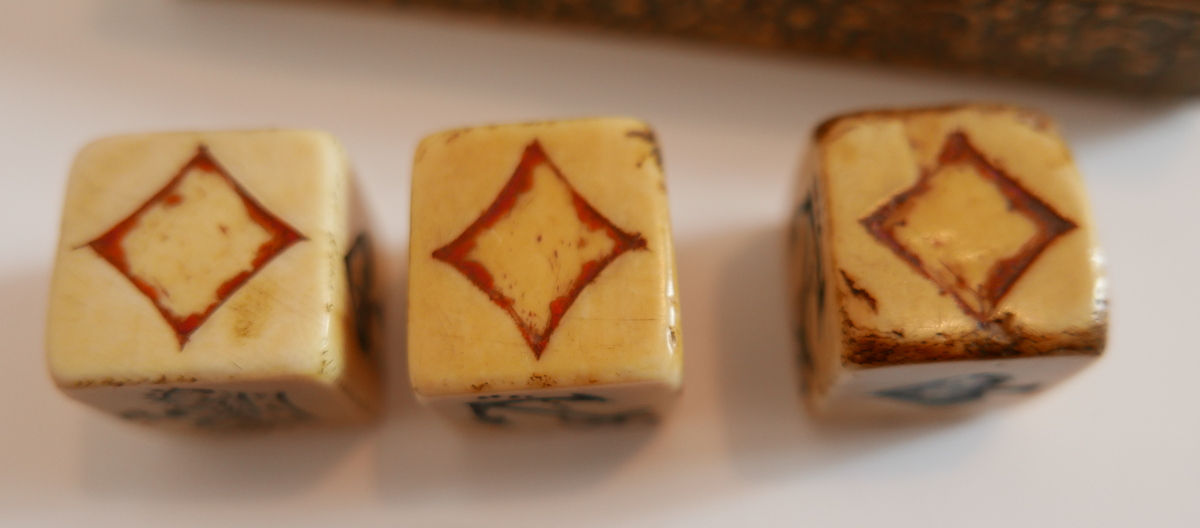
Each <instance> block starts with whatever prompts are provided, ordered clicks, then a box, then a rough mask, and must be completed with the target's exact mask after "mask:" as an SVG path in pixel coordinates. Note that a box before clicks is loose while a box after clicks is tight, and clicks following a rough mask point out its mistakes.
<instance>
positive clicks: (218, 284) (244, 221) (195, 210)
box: [86, 145, 304, 347]
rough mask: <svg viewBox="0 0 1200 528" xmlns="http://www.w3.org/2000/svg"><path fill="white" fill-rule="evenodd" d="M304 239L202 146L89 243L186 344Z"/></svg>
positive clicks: (180, 342)
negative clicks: (232, 298) (224, 305)
mask: <svg viewBox="0 0 1200 528" xmlns="http://www.w3.org/2000/svg"><path fill="white" fill-rule="evenodd" d="M300 240H304V236H302V235H301V234H300V233H299V232H297V231H296V230H295V229H294V228H292V227H291V226H290V225H288V224H287V223H286V222H284V221H283V220H280V219H279V218H278V217H276V216H275V215H273V214H271V212H270V211H268V210H267V209H266V208H264V207H263V206H262V205H261V204H259V203H258V202H257V201H256V200H255V199H254V198H253V197H251V195H250V194H249V193H248V192H246V190H245V189H244V188H243V187H242V186H241V185H240V184H238V182H237V181H236V180H234V178H233V177H232V176H230V175H229V173H228V172H227V171H226V170H225V169H224V168H223V167H221V165H220V164H219V163H217V161H216V160H215V159H214V158H213V157H212V154H211V153H210V152H209V151H208V149H207V148H206V147H205V146H203V145H201V146H199V147H198V148H197V150H196V154H195V155H194V156H193V157H192V158H191V159H190V160H188V161H187V162H186V163H184V165H183V167H181V168H180V169H179V172H178V173H177V174H176V175H175V176H174V177H173V178H172V179H171V180H170V181H169V182H168V183H167V184H166V186H165V187H163V188H162V190H160V191H158V192H157V193H155V194H154V196H151V197H150V199H149V200H147V201H146V202H145V203H144V204H142V206H141V207H139V208H138V209H137V210H136V211H134V212H133V213H132V214H130V215H129V216H128V217H126V218H125V219H124V220H122V221H120V222H118V223H117V224H116V225H115V226H113V227H112V228H111V229H109V230H108V232H106V233H104V234H103V235H101V236H100V237H99V238H96V239H95V240H93V241H91V242H88V243H87V244H86V245H87V246H90V247H91V248H92V249H93V250H95V251H96V253H97V254H99V255H100V256H101V257H103V258H104V260H107V261H108V262H109V264H112V265H113V267H115V268H116V269H117V271H119V272H121V274H122V275H124V276H125V277H126V278H128V279H129V281H130V282H131V283H133V285H134V286H135V287H136V288H137V289H138V291H141V292H142V294H144V295H145V296H146V297H147V298H149V299H150V301H151V302H152V303H154V307H155V308H156V309H157V310H158V312H159V313H160V314H162V317H163V319H165V320H166V322H167V324H169V325H170V326H171V328H172V329H173V330H174V332H175V336H176V338H177V339H178V340H179V345H180V347H182V346H183V345H185V344H187V341H188V339H189V338H190V337H191V335H192V334H193V333H194V332H195V331H196V330H197V329H199V328H200V326H201V325H203V324H204V322H205V321H207V320H208V318H209V317H210V316H211V315H212V314H213V312H215V311H216V310H217V308H219V307H220V306H221V304H222V303H224V302H225V300H226V299H228V298H229V297H230V296H232V295H233V294H234V292H236V291H237V290H238V288H241V287H242V285H244V284H246V282H247V281H249V280H250V279H251V277H253V276H254V275H255V274H256V273H258V272H259V271H260V270H262V269H263V267H264V266H266V265H267V263H269V262H270V261H271V260H272V259H274V258H275V257H276V256H278V255H279V254H280V253H282V252H283V251H284V250H285V249H287V248H288V247H289V246H291V245H292V244H294V243H296V242H298V241H300Z"/></svg>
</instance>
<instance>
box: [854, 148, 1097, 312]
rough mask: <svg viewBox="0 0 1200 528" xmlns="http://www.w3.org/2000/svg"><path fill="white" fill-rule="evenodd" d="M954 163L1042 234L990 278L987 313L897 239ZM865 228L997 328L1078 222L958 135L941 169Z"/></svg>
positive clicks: (941, 158) (982, 295) (984, 301)
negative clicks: (906, 215)
mask: <svg viewBox="0 0 1200 528" xmlns="http://www.w3.org/2000/svg"><path fill="white" fill-rule="evenodd" d="M952 163H970V164H971V165H972V166H973V167H975V169H976V170H977V171H978V172H979V174H980V175H981V176H983V177H984V178H987V179H988V180H990V181H991V182H992V183H994V184H995V185H996V186H997V187H998V188H999V190H1000V192H1001V193H1002V194H1003V195H1004V197H1005V199H1006V200H1007V201H1008V203H1009V206H1010V207H1011V208H1012V209H1013V210H1015V211H1017V212H1019V213H1021V214H1024V215H1025V216H1026V217H1028V218H1029V219H1031V220H1033V221H1034V224H1035V225H1037V227H1038V232H1037V234H1036V235H1034V236H1033V237H1032V238H1031V239H1030V240H1029V241H1027V242H1026V243H1025V244H1024V245H1022V246H1021V249H1020V250H1018V251H1017V253H1016V254H1015V255H1013V256H1012V257H1009V258H1006V259H1001V260H999V261H997V262H996V263H995V264H993V265H992V268H991V270H990V271H989V272H988V278H987V280H986V281H985V283H984V284H983V285H982V286H983V290H982V291H981V292H978V295H979V300H980V305H981V307H982V309H981V310H976V309H974V308H973V307H971V306H970V305H968V304H967V303H966V301H964V300H963V299H962V298H961V297H959V296H958V295H957V294H956V293H955V292H954V291H953V290H952V289H951V288H950V287H949V285H945V284H941V283H940V282H939V281H938V280H937V279H936V278H935V277H934V276H933V274H932V273H930V272H929V270H928V268H927V267H926V265H925V263H924V262H922V261H921V259H920V257H918V256H917V255H916V254H915V253H913V252H911V251H909V250H908V248H905V247H904V246H903V245H902V244H900V242H899V241H898V240H897V239H896V236H895V228H896V227H897V226H898V225H899V224H901V223H902V222H903V217H901V219H900V220H897V219H895V215H896V214H897V213H898V212H899V211H900V210H901V209H904V208H908V207H911V205H912V202H911V200H912V199H914V198H916V197H917V196H919V195H921V194H924V193H925V192H926V191H928V190H929V188H930V179H931V178H932V177H933V175H934V174H935V173H936V172H937V170H938V169H940V168H941V167H942V166H944V165H947V164H952ZM859 223H860V224H862V226H863V227H864V228H866V230H867V231H868V232H869V233H870V234H871V236H872V237H874V238H875V239H876V240H878V241H879V242H880V243H882V244H883V245H884V246H886V247H888V249H891V250H892V252H893V253H895V254H896V256H898V257H900V259H901V260H903V261H905V262H907V263H908V264H909V265H910V266H911V267H912V268H913V270H914V271H916V272H917V273H918V274H920V275H921V276H922V277H925V278H926V279H927V280H929V281H930V282H932V283H934V284H936V285H937V286H938V288H939V289H940V290H941V291H942V293H944V294H947V293H948V294H950V296H951V297H952V298H953V299H954V301H955V302H956V303H957V304H958V306H959V308H961V309H962V311H963V312H964V313H966V314H967V315H970V316H971V317H973V318H975V319H976V320H977V321H979V322H980V323H989V322H992V321H991V317H992V314H991V310H992V309H994V307H995V306H996V305H998V304H999V303H1000V301H1001V299H1003V298H1004V296H1005V295H1007V294H1008V291H1009V290H1010V289H1011V288H1012V286H1013V284H1015V283H1016V281H1017V280H1018V279H1020V277H1021V275H1022V274H1023V273H1024V272H1025V270H1027V269H1028V268H1029V266H1030V265H1032V264H1033V262H1034V260H1036V259H1037V257H1038V256H1040V255H1041V254H1042V252H1044V251H1045V250H1046V248H1047V247H1049V246H1050V244H1051V243H1052V242H1054V240H1056V239H1057V238H1058V237H1060V236H1062V235H1063V234H1065V233H1067V232H1069V231H1071V230H1073V229H1075V228H1076V227H1078V225H1077V224H1075V222H1072V221H1071V220H1068V219H1066V218H1064V217H1063V216H1062V215H1060V214H1059V213H1058V212H1056V211H1055V210H1054V209H1053V208H1052V207H1051V206H1050V205H1049V204H1047V203H1045V202H1043V201H1042V200H1040V199H1039V198H1037V196H1035V195H1034V194H1033V193H1031V192H1029V191H1028V190H1026V189H1025V188H1024V187H1022V186H1021V184H1020V183H1018V182H1017V181H1016V180H1015V179H1013V178H1012V177H1011V176H1009V175H1008V174H1007V173H1005V172H1004V171H1003V170H1002V169H1000V168H998V167H996V166H995V165H993V164H991V163H990V162H989V161H988V160H987V159H986V158H985V157H984V156H983V154H982V153H980V152H979V150H978V149H976V148H975V147H974V146H973V145H972V144H971V142H970V140H969V139H968V138H967V136H966V134H965V133H963V132H962V131H955V132H953V133H951V134H949V135H948V136H947V138H946V142H945V144H944V145H943V147H942V152H941V153H940V154H939V155H938V166H937V167H934V168H933V169H931V170H926V171H923V172H922V174H921V176H920V178H919V179H918V180H917V182H916V183H915V184H913V186H912V187H909V188H908V189H906V190H904V191H902V192H900V193H898V194H896V195H895V196H893V197H892V198H891V199H890V200H888V201H887V202H886V203H885V204H883V205H882V206H880V207H879V208H878V209H876V210H875V211H874V212H873V213H871V214H870V215H867V216H866V217H864V218H862V219H860V220H859ZM960 280H961V278H960Z"/></svg>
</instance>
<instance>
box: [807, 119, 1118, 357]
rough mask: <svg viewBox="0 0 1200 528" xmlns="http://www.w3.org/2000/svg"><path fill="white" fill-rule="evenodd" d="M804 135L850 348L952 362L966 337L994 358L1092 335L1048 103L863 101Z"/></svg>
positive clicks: (1075, 348) (1090, 288)
mask: <svg viewBox="0 0 1200 528" xmlns="http://www.w3.org/2000/svg"><path fill="white" fill-rule="evenodd" d="M816 141H817V160H818V163H819V166H818V167H817V173H818V174H819V178H821V180H820V190H819V191H818V192H819V193H821V196H820V200H821V201H822V203H823V204H824V207H826V210H825V218H826V219H827V221H828V231H829V232H828V233H825V235H824V236H825V237H826V238H825V240H826V242H827V244H828V247H829V248H830V255H829V262H832V264H833V266H834V268H835V269H834V270H831V271H830V272H829V273H828V274H827V275H826V277H827V280H830V281H833V282H834V283H835V284H836V288H837V291H838V292H839V293H840V295H841V298H842V299H843V301H842V302H841V309H842V311H843V314H842V316H843V318H844V321H845V322H844V325H845V326H846V327H847V330H845V332H846V334H847V336H846V337H847V338H848V339H849V340H850V341H851V346H848V347H847V351H846V353H847V358H846V359H847V360H849V361H850V362H852V363H858V364H861V365H874V364H887V363H897V362H913V361H933V360H938V359H951V358H954V357H957V356H958V355H960V353H961V352H962V351H963V349H964V346H965V347H967V348H969V347H970V346H975V345H971V344H970V343H975V344H979V343H991V344H994V345H995V347H993V348H997V353H998V354H1000V355H1042V354H1048V353H1096V352H1098V351H1099V349H1100V348H1102V347H1103V340H1104V318H1105V312H1104V306H1105V305H1104V292H1103V277H1102V272H1101V269H1100V262H1099V255H1098V250H1097V247H1096V242H1095V235H1094V232H1093V227H1092V220H1091V213H1090V211H1089V208H1088V204H1087V200H1086V192H1085V190H1084V187H1083V181H1082V178H1081V177H1080V175H1079V174H1078V172H1077V170H1076V168H1075V165H1074V163H1073V162H1072V160H1071V156H1070V153H1069V151H1068V150H1067V147H1066V145H1065V144H1064V142H1063V140H1062V139H1061V137H1060V136H1059V134H1058V132H1057V130H1056V129H1055V128H1054V126H1053V124H1052V123H1051V122H1050V120H1049V119H1048V118H1046V117H1045V116H1044V115H1042V114H1039V113H1036V112H1032V111H1029V110H1025V109H1019V108H1013V107H1005V106H985V105H970V106H962V107H954V108H939V109H928V110H917V111H906V112H867V113H862V114H854V115H850V116H846V117H842V118H838V119H835V120H833V121H830V122H828V123H826V124H825V125H823V126H822V127H821V129H820V130H819V131H818V136H817V140H816ZM873 343H877V344H878V345H879V346H872V344H873ZM956 343H957V344H956ZM963 343H967V345H963V346H959V345H962V344H963ZM906 345H911V346H909V347H907V348H906ZM908 349H911V350H910V352H912V353H911V354H909V353H907V352H904V351H905V350H908ZM1001 349H1003V350H1001ZM943 356H944V357H943Z"/></svg>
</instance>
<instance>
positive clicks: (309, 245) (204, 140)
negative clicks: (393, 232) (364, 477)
mask: <svg viewBox="0 0 1200 528" xmlns="http://www.w3.org/2000/svg"><path fill="white" fill-rule="evenodd" d="M367 223H368V222H367V215H366V213H365V211H364V210H363V208H362V205H361V198H360V197H359V193H358V189H357V188H356V186H355V183H354V182H353V181H352V178H351V175H350V170H349V164H348V162H347V159H346V156H345V154H344V152H343V151H342V148H341V146H340V145H339V144H338V142H337V141H336V140H335V139H333V138H332V137H331V136H329V135H327V134H324V133H320V132H311V131H287V130H274V131H246V132H210V133H162V134H143V135H130V136H118V137H113V138H108V139H103V140H100V141H97V142H95V143H93V144H91V145H89V146H87V147H86V148H85V149H84V150H83V151H82V152H81V153H80V154H79V156H78V157H77V159H76V161H75V164H74V166H73V168H72V171H71V175H70V180H69V182H68V186H67V196H66V201H65V204H64V209H63V220H62V226H61V238H60V241H59V247H58V254H57V257H56V263H55V272H54V278H53V283H52V287H51V300H50V313H49V318H48V327H47V337H46V343H47V362H48V366H49V370H50V373H51V375H52V377H53V378H54V380H55V382H56V383H57V385H58V386H59V387H60V388H61V389H62V390H63V391H64V392H65V393H66V394H67V395H68V396H71V397H72V398H75V399H77V400H79V401H82V402H84V403H87V404H90V405H93V406H95V407H98V408H100V409H103V410H105V411H108V412H110V413H114V414H116V415H118V416H121V417H123V418H126V419H128V420H131V421H136V422H143V423H151V424H158V425H169V426H178V427H182V428H199V429H215V430H224V429H259V428H268V427H274V426H279V425H288V424H298V423H312V424H323V423H352V422H358V421H363V420H366V419H369V418H370V417H372V416H373V415H374V414H375V411H376V409H377V407H378V405H379V399H380V387H379V379H378V373H377V369H376V363H377V361H376V359H375V358H376V356H377V354H378V350H377V348H378V344H377V342H378V339H377V335H378V331H379V330H378V328H377V326H378V325H377V321H378V319H379V304H378V301H377V299H378V293H377V291H376V285H375V271H374V270H375V265H376V264H375V256H374V252H373V251H372V248H371V240H370V235H369V233H368V231H367Z"/></svg>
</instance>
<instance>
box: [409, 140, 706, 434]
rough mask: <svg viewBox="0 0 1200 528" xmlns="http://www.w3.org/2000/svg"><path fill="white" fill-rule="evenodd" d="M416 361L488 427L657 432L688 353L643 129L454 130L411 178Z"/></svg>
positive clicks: (654, 152) (466, 413)
mask: <svg viewBox="0 0 1200 528" xmlns="http://www.w3.org/2000/svg"><path fill="white" fill-rule="evenodd" d="M411 227H412V236H411V239H410V248H411V254H410V256H409V258H410V268H409V312H408V318H409V324H408V339H409V345H408V357H409V373H410V375H411V377H412V384H413V389H414V390H415V391H416V393H417V395H418V396H419V397H420V399H421V400H422V401H423V402H425V403H426V404H429V405H431V406H432V407H433V408H435V409H437V410H439V411H443V412H445V413H447V414H449V415H451V416H457V417H460V418H466V419H471V420H477V421H480V422H485V423H497V424H499V423H516V422H531V423H543V424H545V423H554V422H562V423H565V424H595V423H612V422H623V421H629V420H643V419H652V418H653V417H654V415H655V414H656V413H658V412H659V411H661V410H662V409H663V407H664V405H666V404H667V403H669V402H670V401H671V400H672V399H673V398H674V396H675V394H676V393H677V392H678V390H679V388H680V384H681V381H682V374H683V358H682V347H681V345H682V341H681V336H680V333H679V308H678V299H677V297H676V284H675V269H674V268H675V264H674V254H673V249H672V243H671V231H670V225H669V223H668V218H667V197H666V187H665V184H664V181H663V173H662V168H661V165H660V159H659V151H658V145H657V143H656V141H655V138H654V134H653V133H652V132H651V130H650V129H649V128H648V127H647V126H646V124H645V123H642V122H640V121H637V120H633V119H617V118H611V119H586V120H577V121H561V122H547V123H530V124H519V125H506V126H491V127H479V128H467V129H460V130H452V131H447V132H442V133H439V134H434V135H432V136H429V137H427V138H425V140H424V141H422V142H421V144H420V145H419V146H418V147H417V152H416V156H415V161H414V168H413V191H412V226H411Z"/></svg>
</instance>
